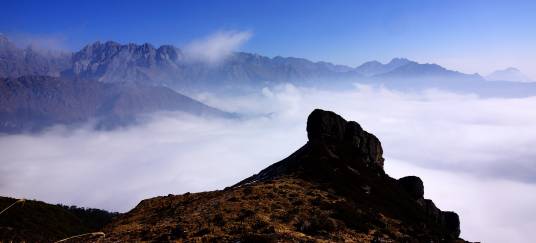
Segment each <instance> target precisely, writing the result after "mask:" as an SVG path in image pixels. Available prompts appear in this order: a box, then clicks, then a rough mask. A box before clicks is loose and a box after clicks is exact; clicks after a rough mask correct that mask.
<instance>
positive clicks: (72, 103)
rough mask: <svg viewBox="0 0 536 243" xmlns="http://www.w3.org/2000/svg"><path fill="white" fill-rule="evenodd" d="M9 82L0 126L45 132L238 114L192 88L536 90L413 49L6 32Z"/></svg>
mask: <svg viewBox="0 0 536 243" xmlns="http://www.w3.org/2000/svg"><path fill="white" fill-rule="evenodd" d="M509 73H511V70H510V72H509ZM503 74H504V72H503ZM496 76H497V75H496ZM503 76H504V75H503ZM0 81H1V82H2V83H1V84H0V87H1V88H0V104H2V106H1V107H0V119H1V120H0V133H19V132H22V131H40V130H42V129H43V128H45V127H47V126H51V125H55V124H64V125H72V124H80V123H83V122H86V121H89V120H98V122H97V124H98V127H114V126H117V125H121V124H131V123H133V122H135V120H136V117H137V116H138V115H140V114H147V113H153V112H157V111H162V110H172V111H184V112H186V113H190V114H194V115H198V114H220V115H224V116H229V115H230V114H227V113H225V112H222V111H216V109H215V108H212V107H208V106H206V105H203V104H200V103H199V102H196V101H194V100H192V99H191V98H188V97H186V96H185V95H184V94H186V95H188V94H191V93H198V92H206V91H208V92H219V93H221V94H223V95H230V94H233V93H235V92H251V91H252V90H255V91H258V90H259V89H260V88H262V87H265V86H271V85H278V84H282V83H292V84H295V85H300V86H308V87H309V86H315V87H322V88H327V89H337V88H341V87H342V88H347V87H349V86H350V85H353V84H354V83H356V82H357V83H364V84H368V85H377V86H381V87H387V88H391V89H397V90H410V91H418V90H425V89H430V88H434V89H442V90H448V91H453V92H462V93H471V94H478V95H482V96H493V97H496V96H499V97H524V96H532V95H536V83H522V82H505V81H494V82H488V81H487V80H485V79H484V78H482V77H481V76H480V75H478V74H471V75H470V74H464V73H460V72H457V71H452V70H448V69H446V68H443V67H441V66H439V65H437V64H420V63H417V62H414V61H411V60H408V59H404V58H395V59H393V60H391V61H390V62H388V63H386V64H383V63H380V62H377V61H371V62H366V63H364V64H362V65H360V66H358V67H349V66H344V65H335V64H331V63H327V62H312V61H309V60H307V59H303V58H294V57H280V56H277V57H273V58H270V57H266V56H261V55H257V54H252V53H244V52H234V53H231V54H230V55H229V56H227V57H226V58H225V59H223V60H222V61H220V62H218V63H207V62H203V61H200V60H199V59H196V58H192V56H191V54H188V53H185V52H184V51H182V50H181V49H179V48H177V47H174V46H171V45H163V46H160V47H158V48H156V47H154V46H152V45H151V44H148V43H146V44H142V45H137V44H119V43H117V42H113V41H108V42H104V43H102V42H95V43H93V44H89V45H87V46H85V47H84V48H82V49H81V50H79V51H76V52H72V53H48V52H43V51H37V50H34V49H33V48H31V47H28V48H19V47H17V45H16V44H15V43H13V42H11V41H9V40H8V39H7V37H5V36H3V35H0ZM119 114H121V115H119Z"/></svg>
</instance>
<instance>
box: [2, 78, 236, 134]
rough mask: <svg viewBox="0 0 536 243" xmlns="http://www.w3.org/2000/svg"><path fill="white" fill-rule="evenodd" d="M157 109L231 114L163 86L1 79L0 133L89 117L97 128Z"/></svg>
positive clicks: (63, 80)
mask: <svg viewBox="0 0 536 243" xmlns="http://www.w3.org/2000/svg"><path fill="white" fill-rule="evenodd" d="M157 111H180V112H185V113H187V114H192V115H199V116H217V117H232V116H233V115H232V114H229V113H226V112H223V111H220V110H218V109H215V108H212V107H210V106H207V105H205V104H203V103H201V102H198V101H196V100H194V99H191V98H189V97H186V96H184V95H181V94H179V93H177V92H175V91H173V90H171V89H169V88H165V87H156V86H144V85H139V84H121V83H113V84H112V83H102V82H94V81H85V80H65V79H61V78H52V77H47V76H23V77H19V78H5V79H0V133H18V132H25V131H27V132H35V131H40V130H42V129H44V128H46V127H48V126H52V125H56V124H64V125H77V124H81V123H84V122H87V121H90V120H95V122H96V127H97V128H102V129H108V128H113V127H116V126H120V125H126V124H131V123H134V122H136V118H137V116H138V115H141V114H148V113H151V112H157Z"/></svg>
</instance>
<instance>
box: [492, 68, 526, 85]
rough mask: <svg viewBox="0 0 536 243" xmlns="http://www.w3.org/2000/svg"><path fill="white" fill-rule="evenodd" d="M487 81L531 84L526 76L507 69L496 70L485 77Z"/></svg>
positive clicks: (515, 69) (518, 71) (513, 69)
mask: <svg viewBox="0 0 536 243" xmlns="http://www.w3.org/2000/svg"><path fill="white" fill-rule="evenodd" d="M486 79H487V80H489V81H512V82H532V81H533V80H531V79H530V78H529V77H527V75H525V74H523V73H522V72H521V71H520V70H519V69H517V68H513V67H509V68H506V69H503V70H497V71H495V72H493V73H490V74H489V75H488V76H486Z"/></svg>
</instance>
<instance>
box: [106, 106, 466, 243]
mask: <svg viewBox="0 0 536 243" xmlns="http://www.w3.org/2000/svg"><path fill="white" fill-rule="evenodd" d="M307 133H308V138H309V141H308V142H307V143H306V144H305V145H304V146H303V147H301V148H300V149H299V150H297V151H296V152H294V153H293V154H291V155H290V156H289V157H287V158H286V159H284V160H282V161H280V162H277V163H275V164H273V165H271V166H269V167H267V168H266V169H264V170H262V171H261V172H259V173H258V174H256V175H253V176H251V177H249V178H247V179H245V180H243V181H241V182H239V183H237V184H236V185H234V186H232V187H228V188H226V189H224V190H222V191H214V192H204V193H193V194H190V193H189V194H185V195H180V196H173V195H168V196H167V197H156V198H152V199H147V200H143V201H142V202H141V203H140V204H139V205H138V206H137V207H136V208H134V209H133V210H132V211H130V212H128V213H126V214H125V215H122V216H121V217H119V218H118V219H117V220H116V221H114V222H112V223H111V224H110V225H109V226H108V227H106V228H105V232H106V233H107V236H108V237H109V238H108V240H109V241H111V242H115V241H139V240H158V241H176V240H183V241H223V242H238V241H239V242H304V241H329V242H343V241H346V242H464V241H463V240H461V239H459V238H458V237H459V234H460V230H459V218H458V215H457V214H455V213H453V212H443V211H441V210H439V209H438V208H437V207H436V206H435V205H434V203H433V202H432V201H431V200H428V199H424V198H423V191H424V188H423V183H422V181H421V180H420V179H419V178H418V177H414V176H412V177H405V178H402V179H400V180H395V179H393V178H391V177H389V176H388V175H387V174H385V172H384V169H383V163H384V159H383V157H382V152H383V151H382V147H381V144H380V142H379V140H378V139H377V138H376V137H375V136H374V135H372V134H370V133H368V132H366V131H364V130H363V129H362V128H361V126H360V125H359V124H358V123H356V122H352V121H350V122H348V121H346V120H345V119H343V118H342V117H341V116H339V115H337V114H335V113H333V112H329V111H323V110H314V111H313V112H312V113H311V114H310V115H309V118H308V120H307Z"/></svg>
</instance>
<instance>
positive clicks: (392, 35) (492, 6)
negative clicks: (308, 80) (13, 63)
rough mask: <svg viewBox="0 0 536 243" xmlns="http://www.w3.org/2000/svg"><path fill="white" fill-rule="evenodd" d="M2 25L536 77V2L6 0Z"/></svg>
mask: <svg viewBox="0 0 536 243" xmlns="http://www.w3.org/2000/svg"><path fill="white" fill-rule="evenodd" d="M0 6H2V10H1V14H0V32H2V33H5V34H7V35H8V36H34V37H36V38H58V39H61V42H62V44H63V45H64V46H66V47H68V48H70V49H73V50H74V49H78V48H80V47H82V46H83V45H85V44H87V43H90V42H93V41H96V40H115V41H119V42H123V43H126V42H135V43H144V42H149V43H152V44H154V45H160V44H174V45H177V46H181V45H183V44H185V43H187V42H189V41H191V40H193V39H196V38H202V37H203V36H206V35H209V34H211V33H214V32H216V31H222V30H235V31H251V32H252V33H253V36H252V38H251V39H250V40H249V41H248V42H247V43H246V44H245V45H244V46H243V47H242V48H241V49H242V50H244V51H249V52H255V53H259V54H263V55H268V56H275V55H282V56H296V57H305V58H309V59H312V60H325V61H331V62H335V63H340V64H347V65H352V66H355V65H358V64H360V63H362V62H364V61H368V60H372V59H375V60H379V61H384V62H385V61H388V60H389V59H391V58H392V57H408V58H411V59H415V60H417V61H420V62H436V63H439V64H442V65H444V66H447V67H450V68H453V69H459V70H462V71H465V72H480V73H484V74H486V72H489V71H491V70H494V69H497V68H505V67H508V66H515V67H519V68H521V69H522V70H523V71H524V72H525V73H528V74H529V75H531V76H532V77H534V78H536V61H535V60H536V1H491V0H488V1H471V0H467V1H465V0H453V1H446V0H443V1H435V0H430V1H397V0H394V1H312V0H307V1H290V0H289V1H261V0H249V1H133V0H130V1H98V0H93V1H23V0H15V1H11V0H2V3H1V5H0Z"/></svg>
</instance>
